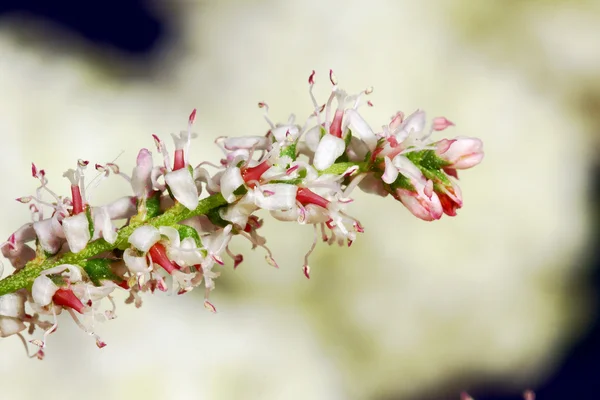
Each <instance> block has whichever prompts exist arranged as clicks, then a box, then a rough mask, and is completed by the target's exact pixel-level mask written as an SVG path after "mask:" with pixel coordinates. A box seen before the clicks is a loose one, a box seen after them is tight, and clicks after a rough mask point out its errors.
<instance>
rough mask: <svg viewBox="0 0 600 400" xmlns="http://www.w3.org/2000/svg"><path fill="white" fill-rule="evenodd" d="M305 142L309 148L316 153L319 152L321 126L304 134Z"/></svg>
mask: <svg viewBox="0 0 600 400" xmlns="http://www.w3.org/2000/svg"><path fill="white" fill-rule="evenodd" d="M304 141H305V142H306V145H307V146H308V148H309V149H310V150H311V151H312V152H315V151H317V147H318V146H319V142H320V141H321V126H320V125H317V126H315V127H312V128H311V129H309V130H308V131H307V132H306V133H305V134H304Z"/></svg>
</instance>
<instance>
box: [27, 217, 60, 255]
mask: <svg viewBox="0 0 600 400" xmlns="http://www.w3.org/2000/svg"><path fill="white" fill-rule="evenodd" d="M33 229H34V230H35V234H36V235H37V238H38V240H39V242H40V245H41V246H42V249H43V250H44V251H46V252H48V253H50V254H56V253H58V250H60V246H61V240H60V238H59V237H58V236H57V235H56V233H55V232H54V227H53V226H52V219H44V220H42V221H37V222H34V223H33Z"/></svg>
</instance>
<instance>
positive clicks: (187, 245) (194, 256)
mask: <svg viewBox="0 0 600 400" xmlns="http://www.w3.org/2000/svg"><path fill="white" fill-rule="evenodd" d="M167 255H168V256H169V259H170V260H172V261H174V262H175V263H177V264H178V265H181V266H182V267H189V266H192V265H198V264H201V263H202V261H204V257H203V256H202V252H201V251H200V249H197V246H196V241H195V240H194V239H193V238H191V237H187V238H185V239H183V241H182V242H181V246H180V247H174V246H168V247H167Z"/></svg>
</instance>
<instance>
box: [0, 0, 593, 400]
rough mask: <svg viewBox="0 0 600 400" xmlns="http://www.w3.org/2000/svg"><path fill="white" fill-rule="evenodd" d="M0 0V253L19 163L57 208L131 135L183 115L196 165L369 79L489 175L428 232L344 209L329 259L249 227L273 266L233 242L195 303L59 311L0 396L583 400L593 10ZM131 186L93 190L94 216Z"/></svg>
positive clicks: (391, 206)
mask: <svg viewBox="0 0 600 400" xmlns="http://www.w3.org/2000/svg"><path fill="white" fill-rule="evenodd" d="M10 3H11V2H10V1H8V2H7V1H6V0H5V1H3V2H2V3H0V4H1V6H0V138H1V139H2V142H1V146H0V148H1V149H2V157H0V171H2V175H1V178H0V185H1V186H2V189H3V190H2V196H1V198H0V209H1V210H2V211H1V214H0V215H1V222H0V237H7V236H8V235H9V234H10V233H12V232H13V231H14V230H15V229H17V228H18V227H19V226H21V225H22V224H23V223H25V222H27V221H28V220H29V213H28V209H27V206H23V205H20V204H18V203H16V202H14V200H13V199H14V198H16V197H19V196H23V195H27V194H29V193H31V192H32V191H33V190H34V189H35V187H36V182H35V181H34V180H32V179H31V178H30V172H29V171H30V163H31V162H32V161H33V162H35V163H36V164H37V165H38V166H39V167H40V168H44V169H45V170H46V171H47V173H48V176H49V179H50V187H51V188H52V189H54V190H55V191H57V192H59V193H62V194H68V183H67V181H66V180H64V179H63V178H61V175H62V172H64V171H65V170H67V169H68V168H72V167H74V165H75V163H76V160H77V159H78V158H83V159H88V160H91V161H92V162H99V163H105V162H108V161H112V160H114V159H115V158H117V163H118V164H119V165H120V166H121V168H123V169H124V170H125V171H130V170H131V168H132V167H133V165H134V160H135V156H136V155H137V151H138V150H139V149H140V148H142V147H148V148H150V149H152V148H153V142H152V138H151V136H150V135H151V134H153V133H154V134H158V135H159V136H161V137H163V138H165V139H168V134H169V133H171V132H178V131H179V130H181V129H185V127H186V124H187V116H188V114H189V113H190V111H191V110H192V109H193V108H198V116H197V119H196V125H195V130H196V131H197V132H198V133H199V138H198V139H197V140H196V141H195V143H194V148H193V158H192V160H195V163H198V162H200V161H203V160H211V161H217V160H218V159H219V157H220V152H219V151H217V148H216V147H215V146H214V145H213V143H212V142H213V140H214V139H215V138H216V137H218V136H221V135H231V136H237V135H246V134H250V135H260V134H263V133H265V132H266V129H267V126H266V124H265V122H264V120H263V118H262V114H261V112H260V111H259V110H258V109H257V108H256V103H257V102H258V101H266V102H268V103H269V105H270V106H271V117H272V118H273V119H276V120H278V121H285V120H287V117H288V115H289V114H290V113H291V112H293V113H296V115H297V116H298V118H299V119H300V120H301V121H303V118H304V117H305V116H306V115H308V114H309V112H310V109H311V103H310V99H309V97H308V90H307V89H308V88H307V78H308V75H309V73H310V71H311V70H312V69H315V70H316V71H317V76H316V81H317V89H316V92H317V94H318V95H319V98H320V99H325V98H326V96H327V94H328V90H329V88H330V86H329V82H328V79H327V72H328V70H329V68H332V69H333V70H334V71H335V72H336V74H337V76H338V79H339V81H340V85H341V86H342V87H344V88H345V89H347V90H348V91H349V92H355V91H360V90H362V89H364V88H365V87H367V86H370V85H372V86H374V88H375V92H374V93H373V94H372V95H371V100H372V101H373V103H374V105H375V106H374V107H373V108H369V109H365V110H364V116H365V118H366V119H367V120H368V121H369V122H370V123H371V125H372V126H373V127H375V128H377V127H379V126H381V125H383V124H386V123H387V122H388V120H389V117H390V116H391V115H393V114H394V113H395V112H396V111H398V110H403V111H405V112H407V113H410V112H412V111H413V110H415V109H417V108H421V109H424V110H426V111H427V112H428V115H429V116H430V117H434V116H438V115H444V116H446V117H448V118H449V119H450V120H452V121H453V122H455V123H456V127H455V128H452V130H448V131H446V132H448V135H451V136H454V135H466V136H476V137H480V138H482V139H483V141H484V144H485V151H486V158H485V159H484V162H483V163H482V164H481V165H480V166H478V167H477V168H475V169H473V170H470V171H465V172H464V173H463V174H461V180H460V184H461V187H462V191H463V196H464V199H465V205H464V208H463V209H461V210H460V211H459V215H458V216H457V217H455V218H446V217H444V218H443V219H442V220H440V221H437V222H434V223H425V222H423V221H420V220H417V219H416V218H414V217H413V216H412V215H411V214H410V213H409V212H408V211H407V210H405V209H404V208H403V207H402V205H401V204H399V203H396V202H395V201H394V200H393V199H391V198H385V199H383V198H375V197H373V196H367V195H362V194H361V195H358V196H357V200H356V201H355V202H354V203H353V207H352V208H351V212H352V214H353V215H354V216H356V217H357V218H359V219H360V220H361V222H362V223H363V225H364V226H365V230H366V232H365V233H364V234H363V235H362V236H360V237H359V238H358V240H357V241H356V242H355V244H354V245H353V246H352V247H351V248H338V247H328V246H326V245H325V244H321V245H319V246H318V247H317V252H316V253H315V254H314V255H313V257H312V263H311V266H312V273H311V279H310V281H308V280H306V279H305V278H304V276H303V275H302V270H301V266H302V257H303V255H304V253H305V251H306V249H307V248H308V247H309V246H310V243H311V241H312V229H311V228H310V227H302V226H298V225H286V224H284V223H281V222H276V221H272V220H267V223H266V226H265V228H264V231H263V232H262V233H263V234H264V235H265V236H266V237H267V240H268V243H269V244H270V247H271V248H272V249H273V251H274V255H275V258H276V259H277V261H278V263H279V265H280V267H281V268H280V269H279V270H274V269H273V268H271V267H269V266H267V265H266V264H265V262H264V253H262V252H261V251H260V250H258V251H256V252H254V253H251V252H250V251H249V246H248V244H247V243H245V242H243V241H237V242H236V243H235V245H234V246H233V247H234V248H235V249H237V250H238V251H242V252H243V253H244V256H245V261H244V263H243V264H242V265H241V266H240V267H239V268H238V269H237V270H236V271H235V272H234V271H233V268H232V266H231V265H230V264H227V265H226V266H225V267H224V268H223V273H222V275H221V278H219V279H218V281H217V288H216V290H215V291H214V292H213V293H212V295H211V300H212V301H213V303H214V304H215V305H216V306H217V309H218V313H217V314H214V315H213V314H211V313H209V312H207V311H206V310H205V309H204V308H203V306H202V293H201V291H198V293H196V292H192V294H190V295H187V296H179V297H167V296H154V297H150V296H146V298H145V303H144V306H143V307H142V308H141V309H139V310H136V309H135V308H133V307H131V306H126V305H124V304H122V301H121V300H122V299H119V304H118V309H117V314H118V318H117V319H116V320H114V321H112V322H110V323H107V324H104V325H103V326H102V327H101V329H99V330H98V333H100V334H101V336H102V338H103V339H104V341H106V342H107V343H108V346H107V347H106V348H104V349H102V350H101V351H100V350H98V349H97V348H96V346H95V345H94V342H93V339H92V338H90V337H88V336H86V335H85V334H83V333H81V332H80V331H79V330H78V329H77V328H76V327H75V326H74V324H73V323H72V322H71V321H70V319H69V318H68V317H66V316H62V318H61V323H60V328H59V330H58V332H57V333H56V334H55V335H52V336H51V337H50V339H49V344H48V349H47V353H46V354H47V356H46V359H45V360H44V361H43V362H39V361H37V360H29V359H27V358H26V357H25V353H24V351H23V348H22V346H21V343H20V342H19V340H18V338H16V337H11V338H7V339H2V340H0V398H1V399H11V400H12V399H34V398H36V399H37V398H39V397H40V396H43V397H44V398H46V399H54V398H60V399H75V398H86V399H90V400H91V399H107V398H115V399H117V398H127V399H146V400H151V399H165V398H172V399H265V400H267V399H327V400H330V399H331V400H334V399H372V400H400V399H402V400H404V399H406V400H426V399H435V400H437V399H458V398H459V393H460V392H461V391H463V390H466V391H468V392H469V393H470V394H471V395H473V396H474V397H475V398H476V399H477V400H491V399H497V400H500V399H518V398H520V394H521V393H522V392H523V391H524V390H525V389H529V388H530V389H534V390H535V391H536V392H537V393H538V399H542V400H548V399H575V398H579V399H587V398H596V397H597V396H598V393H600V379H598V377H597V373H596V370H597V365H598V363H600V361H599V360H600V315H599V314H598V297H599V293H600V292H599V289H600V274H599V272H600V255H599V254H598V233H599V231H600V229H599V228H598V226H599V224H598V220H599V216H598V211H599V207H598V201H597V198H598V196H600V184H599V182H600V179H599V177H600V165H599V163H598V157H597V154H598V153H597V152H598V150H599V148H598V147H599V142H600V141H599V140H598V139H599V138H600V135H599V132H600V78H599V75H598V71H599V70H600V3H599V2H597V1H592V0H589V1H586V0H577V1H575V0H571V1H567V0H545V1H541V0H539V1H533V0H527V1H526V0H520V1H507V0H488V1H479V2H473V1H467V0H427V1H408V0H401V1H400V0H371V1H368V2H365V1H351V0H332V1H322V0H288V1H276V0H252V1H251V0H246V1H244V0H219V1H214V0H213V1H209V0H205V1H202V0H197V1H194V0H172V1H167V0H163V1H135V0H121V1H120V2H118V4H117V5H114V6H111V5H109V4H106V3H102V5H94V4H91V3H89V2H80V3H79V4H76V3H74V4H70V5H69V6H68V7H66V6H65V7H63V6H58V5H57V4H56V3H55V2H51V3H46V5H39V4H38V3H37V2H33V1H31V0H21V1H19V2H16V1H15V3H14V4H10ZM124 194H127V185H126V184H125V183H124V182H120V181H119V180H118V179H111V180H109V181H108V182H105V183H103V184H102V186H101V189H100V190H98V191H97V192H96V193H95V194H94V200H93V202H95V203H96V204H101V203H102V202H104V201H108V200H110V199H114V198H115V197H116V196H120V195H124Z"/></svg>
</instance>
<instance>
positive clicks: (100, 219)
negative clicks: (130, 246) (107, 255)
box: [92, 206, 117, 244]
mask: <svg viewBox="0 0 600 400" xmlns="http://www.w3.org/2000/svg"><path fill="white" fill-rule="evenodd" d="M92 220H93V221H94V237H93V238H94V239H97V238H99V237H100V236H102V237H103V238H104V240H106V241H107V242H108V243H111V244H114V243H115V242H116V241H117V228H116V227H115V225H114V224H113V222H112V221H111V219H110V215H109V213H108V209H107V206H103V207H93V208H92Z"/></svg>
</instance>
